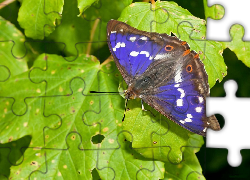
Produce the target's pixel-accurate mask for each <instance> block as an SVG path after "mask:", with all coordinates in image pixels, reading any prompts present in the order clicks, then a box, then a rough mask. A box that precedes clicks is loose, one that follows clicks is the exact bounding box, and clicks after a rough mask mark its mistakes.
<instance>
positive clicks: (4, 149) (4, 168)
mask: <svg viewBox="0 0 250 180" xmlns="http://www.w3.org/2000/svg"><path fill="white" fill-rule="evenodd" d="M30 140H31V137H29V136H25V137H23V138H21V139H19V140H17V141H13V142H10V143H6V144H1V143H0V179H2V177H1V175H2V176H4V177H9V175H10V167H11V166H12V165H18V163H21V162H19V161H18V159H21V160H22V159H23V157H22V155H23V153H24V151H25V150H26V147H28V146H29V143H30ZM6 179H7V178H6Z"/></svg>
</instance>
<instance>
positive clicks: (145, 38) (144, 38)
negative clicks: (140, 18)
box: [140, 36, 148, 41]
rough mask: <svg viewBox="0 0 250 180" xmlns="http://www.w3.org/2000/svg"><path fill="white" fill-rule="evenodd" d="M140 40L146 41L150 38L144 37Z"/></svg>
mask: <svg viewBox="0 0 250 180" xmlns="http://www.w3.org/2000/svg"><path fill="white" fill-rule="evenodd" d="M140 39H141V40H144V41H146V40H147V39H148V38H147V37H145V36H143V37H141V38H140Z"/></svg>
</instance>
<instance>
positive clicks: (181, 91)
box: [177, 88, 185, 98]
mask: <svg viewBox="0 0 250 180" xmlns="http://www.w3.org/2000/svg"><path fill="white" fill-rule="evenodd" d="M177 90H178V91H180V93H181V97H180V98H184V97H185V91H184V90H183V89H182V88H178V89H177Z"/></svg>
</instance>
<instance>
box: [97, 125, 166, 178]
mask: <svg viewBox="0 0 250 180" xmlns="http://www.w3.org/2000/svg"><path fill="white" fill-rule="evenodd" d="M117 130H118V131H117V132H119V133H118V135H117V138H116V141H118V144H119V147H118V148H114V149H107V148H106V149H103V143H102V144H101V146H100V150H98V152H97V153H98V156H97V164H96V169H97V172H98V173H99V176H100V177H101V179H120V178H121V177H123V178H124V179H162V178H163V173H164V163H163V162H160V161H155V160H154V159H147V158H145V157H143V156H142V155H140V154H139V153H138V152H136V151H135V150H134V149H133V148H132V147H131V143H130V142H128V141H127V140H126V139H125V136H124V134H127V136H130V137H131V139H133V135H132V134H131V133H130V132H128V131H122V129H121V128H117ZM150 152H151V153H153V151H152V149H150ZM151 156H153V155H151Z"/></svg>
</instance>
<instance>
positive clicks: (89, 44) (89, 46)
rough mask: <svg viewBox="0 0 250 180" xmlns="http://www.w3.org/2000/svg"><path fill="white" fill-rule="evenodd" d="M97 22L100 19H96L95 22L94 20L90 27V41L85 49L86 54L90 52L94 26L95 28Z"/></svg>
mask: <svg viewBox="0 0 250 180" xmlns="http://www.w3.org/2000/svg"><path fill="white" fill-rule="evenodd" d="M99 22H100V19H96V20H95V22H94V25H93V27H92V30H91V34H90V41H89V43H88V46H87V51H86V54H88V55H89V54H90V51H91V45H92V41H93V38H94V35H95V31H96V28H97V26H98V24H99Z"/></svg>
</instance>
